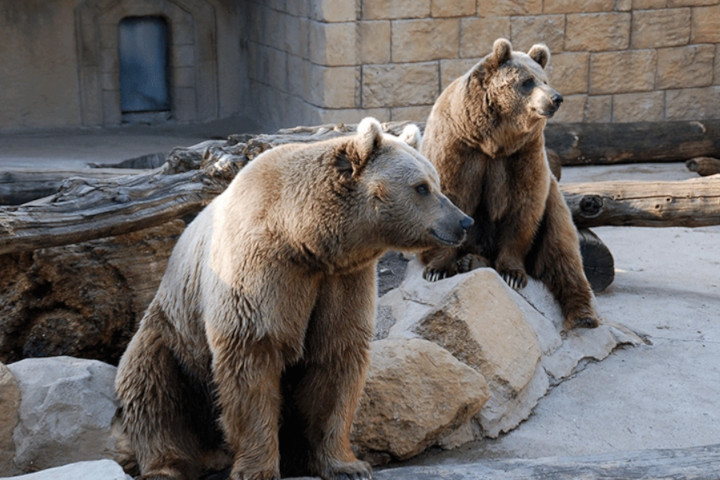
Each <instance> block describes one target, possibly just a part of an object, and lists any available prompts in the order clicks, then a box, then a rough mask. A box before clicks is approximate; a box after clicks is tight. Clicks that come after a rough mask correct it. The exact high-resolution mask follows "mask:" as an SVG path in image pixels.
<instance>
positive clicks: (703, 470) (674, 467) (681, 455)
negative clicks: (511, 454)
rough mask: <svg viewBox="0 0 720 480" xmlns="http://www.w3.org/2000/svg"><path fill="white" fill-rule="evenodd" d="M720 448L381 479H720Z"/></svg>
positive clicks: (406, 471)
mask: <svg viewBox="0 0 720 480" xmlns="http://www.w3.org/2000/svg"><path fill="white" fill-rule="evenodd" d="M718 472H720V444H719V445H708V446H702V447H691V448H678V449H662V450H644V451H636V452H626V451H622V452H617V453H607V454H602V455H592V456H590V455H588V456H583V457H549V458H537V459H512V460H486V459H482V460H480V461H477V462H475V463H467V461H466V462H465V463H462V464H452V463H448V462H445V463H443V464H442V465H434V466H413V467H399V468H389V469H385V470H377V471H376V472H375V475H374V478H375V479H377V480H390V479H392V480H431V479H432V480H450V479H452V480H476V479H483V480H577V479H583V480H640V479H643V480H718V479H720V473H718Z"/></svg>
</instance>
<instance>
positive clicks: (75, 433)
mask: <svg viewBox="0 0 720 480" xmlns="http://www.w3.org/2000/svg"><path fill="white" fill-rule="evenodd" d="M8 368H9V370H10V371H11V372H12V374H13V375H14V377H15V378H16V379H17V382H18V386H19V388H20V393H21V402H20V408H19V411H18V413H19V419H18V420H19V421H18V424H17V426H16V427H15V429H14V432H13V435H12V438H13V443H14V446H15V457H14V460H13V462H14V465H15V466H16V467H17V468H18V469H19V470H20V471H23V472H32V471H35V470H39V469H46V468H51V467H56V466H59V465H65V464H67V463H72V462H80V461H84V460H96V459H103V458H112V456H113V452H114V441H113V439H112V438H111V436H110V424H111V421H112V418H113V416H114V415H115V412H116V411H117V408H118V403H117V400H116V399H115V390H114V380H115V367H113V366H112V365H108V364H106V363H102V362H100V361H97V360H83V359H76V358H72V357H51V358H32V359H25V360H22V361H19V362H17V363H13V364H10V365H8Z"/></svg>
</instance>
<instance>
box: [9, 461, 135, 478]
mask: <svg viewBox="0 0 720 480" xmlns="http://www.w3.org/2000/svg"><path fill="white" fill-rule="evenodd" d="M8 478H9V477H8ZM0 480H5V479H0ZM12 480H132V477H131V476H130V475H126V474H125V472H123V469H122V467H121V466H120V465H118V464H117V463H115V462H114V461H112V460H95V461H89V462H78V463H71V464H69V465H63V466H62V467H55V468H50V469H47V470H41V471H39V472H35V473H29V474H27V475H20V476H19V477H12Z"/></svg>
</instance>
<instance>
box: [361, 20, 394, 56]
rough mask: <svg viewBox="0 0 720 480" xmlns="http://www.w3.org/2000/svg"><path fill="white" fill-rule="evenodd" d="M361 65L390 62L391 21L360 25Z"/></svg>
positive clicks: (369, 22)
mask: <svg viewBox="0 0 720 480" xmlns="http://www.w3.org/2000/svg"><path fill="white" fill-rule="evenodd" d="M358 35H359V44H360V63H362V64H368V63H388V62H390V21H389V20H376V21H362V22H359V23H358Z"/></svg>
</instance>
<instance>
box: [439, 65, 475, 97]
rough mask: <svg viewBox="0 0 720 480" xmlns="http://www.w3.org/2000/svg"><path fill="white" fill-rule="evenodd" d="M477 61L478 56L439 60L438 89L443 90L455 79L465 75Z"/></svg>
mask: <svg viewBox="0 0 720 480" xmlns="http://www.w3.org/2000/svg"><path fill="white" fill-rule="evenodd" d="M479 61H480V59H479V58H461V59H455V60H442V61H441V62H440V89H441V90H445V89H446V88H447V87H448V85H450V84H451V83H452V82H453V81H454V80H455V79H457V78H458V77H461V76H463V75H465V73H467V72H468V71H469V70H470V69H471V68H472V67H474V66H475V65H476V64H477V63H478V62H479Z"/></svg>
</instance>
